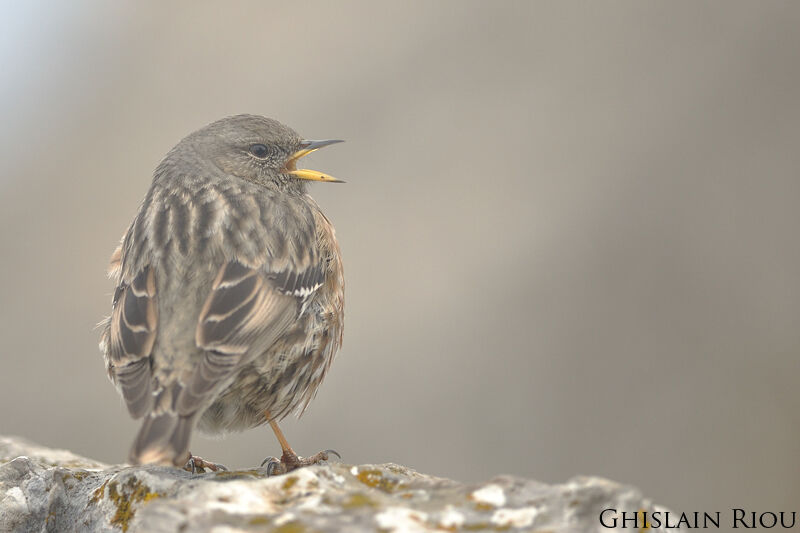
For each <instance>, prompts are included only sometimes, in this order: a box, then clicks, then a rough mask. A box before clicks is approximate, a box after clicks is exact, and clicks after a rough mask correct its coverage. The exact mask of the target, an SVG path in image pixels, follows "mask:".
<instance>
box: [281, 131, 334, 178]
mask: <svg viewBox="0 0 800 533" xmlns="http://www.w3.org/2000/svg"><path fill="white" fill-rule="evenodd" d="M341 142H344V141H341V140H339V139H329V140H326V141H303V142H301V143H300V149H299V150H298V151H296V152H295V153H293V154H292V156H291V157H290V158H289V160H288V161H287V162H286V169H285V172H286V173H287V174H291V175H292V176H294V177H295V178H299V179H301V180H311V181H326V182H328V183H344V181H342V180H340V179H336V178H334V177H333V176H330V175H328V174H325V173H323V172H318V171H316V170H306V169H304V168H297V160H298V159H300V158H301V157H305V156H307V155H308V154H310V153H311V152H313V151H315V150H319V149H320V148H322V147H323V146H328V145H329V144H336V143H341Z"/></svg>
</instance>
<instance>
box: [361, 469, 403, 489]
mask: <svg viewBox="0 0 800 533" xmlns="http://www.w3.org/2000/svg"><path fill="white" fill-rule="evenodd" d="M356 478H358V480H359V481H360V482H361V483H363V484H364V485H366V486H368V487H372V488H374V489H379V490H382V491H383V492H387V493H390V494H391V493H393V492H395V491H397V490H398V489H402V488H405V484H404V483H401V482H400V481H398V480H396V479H390V478H387V477H385V476H384V475H383V473H382V472H381V471H380V470H361V471H359V472H358V474H357V475H356Z"/></svg>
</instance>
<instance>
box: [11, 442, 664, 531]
mask: <svg viewBox="0 0 800 533" xmlns="http://www.w3.org/2000/svg"><path fill="white" fill-rule="evenodd" d="M606 508H615V509H619V510H620V511H623V510H625V511H627V512H629V513H635V512H637V511H648V512H652V511H654V510H663V509H659V508H658V507H656V506H654V505H653V504H652V503H650V502H649V501H648V500H646V499H644V498H643V497H642V495H641V493H640V492H639V491H638V490H637V489H635V488H632V487H629V486H624V485H619V484H617V483H614V482H611V481H606V480H603V479H599V478H590V477H583V478H575V479H572V480H570V481H569V482H567V483H565V484H563V485H545V484H542V483H538V482H536V481H529V480H525V479H520V478H515V477H510V476H500V477H496V478H494V479H492V480H491V481H489V482H487V483H482V484H476V485H466V484H461V483H457V482H455V481H451V480H448V479H442V478H436V477H432V476H427V475H424V474H420V473H417V472H415V471H413V470H411V469H408V468H405V467H403V466H399V465H396V464H391V463H389V464H380V465H359V466H351V465H346V464H338V463H335V464H328V465H317V466H313V467H309V468H304V469H300V470H296V471H294V472H290V473H289V474H287V475H284V476H278V477H271V478H268V477H266V474H265V472H264V471H263V470H262V469H253V470H243V471H236V472H220V473H208V474H195V475H192V474H190V473H188V472H184V471H182V470H177V469H173V468H166V467H156V466H146V467H126V466H119V465H115V466H111V465H105V464H102V463H98V462H96V461H92V460H90V459H86V458H83V457H79V456H77V455H74V454H72V453H70V452H68V451H64V450H54V449H48V448H43V447H41V446H37V445H35V444H31V443H29V442H26V441H24V440H22V439H18V438H9V437H0V531H2V532H5V531H15V532H16V531H123V532H133V531H146V532H161V531H193V532H194V531H201V532H202V531H214V532H220V533H221V532H234V531H276V532H282V533H299V532H312V531H398V532H401V531H403V532H404V531H409V532H413V531H484V530H487V531H506V530H511V531H542V532H545V531H548V532H551V531H556V532H562V531H563V532H591V531H611V530H610V529H608V528H605V527H603V526H602V525H601V524H600V520H599V516H600V513H601V512H602V510H603V509H606ZM634 530H635V529H634ZM650 531H660V530H659V529H650ZM670 531H676V530H675V529H670Z"/></svg>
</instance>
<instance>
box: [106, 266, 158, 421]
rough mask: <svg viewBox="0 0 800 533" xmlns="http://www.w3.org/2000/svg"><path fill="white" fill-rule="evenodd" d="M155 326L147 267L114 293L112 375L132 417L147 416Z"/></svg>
mask: <svg viewBox="0 0 800 533" xmlns="http://www.w3.org/2000/svg"><path fill="white" fill-rule="evenodd" d="M113 267H114V262H113V259H112V268H113ZM157 323H158V309H157V306H156V282H155V272H154V270H153V269H152V268H151V267H149V266H146V267H144V268H143V269H142V270H141V271H140V272H139V273H138V274H137V275H136V276H134V278H133V279H132V280H131V281H130V283H125V282H121V283H120V285H119V286H118V287H117V289H116V291H115V293H114V304H113V311H112V313H111V323H110V342H109V346H108V358H109V363H110V369H111V372H112V373H113V375H114V377H115V381H116V382H117V384H118V385H119V387H120V390H121V392H122V397H123V398H124V399H125V403H126V404H127V406H128V411H130V413H131V416H133V417H134V418H139V417H141V416H143V415H144V414H146V413H147V412H148V411H149V410H150V405H151V403H152V395H151V390H152V376H151V370H150V355H151V353H152V351H153V344H154V343H155V339H156V326H157Z"/></svg>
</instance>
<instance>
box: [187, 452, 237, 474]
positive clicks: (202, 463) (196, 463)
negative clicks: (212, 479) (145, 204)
mask: <svg viewBox="0 0 800 533" xmlns="http://www.w3.org/2000/svg"><path fill="white" fill-rule="evenodd" d="M183 469H184V470H186V471H188V472H191V473H192V474H197V473H200V474H204V473H205V471H206V469H208V470H211V471H212V472H219V471H220V470H223V471H227V470H228V469H227V468H226V467H225V465H221V464H219V463H212V462H211V461H206V460H205V459H203V458H202V457H199V456H197V455H191V454H190V455H189V460H188V461H187V462H186V465H184V467H183Z"/></svg>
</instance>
